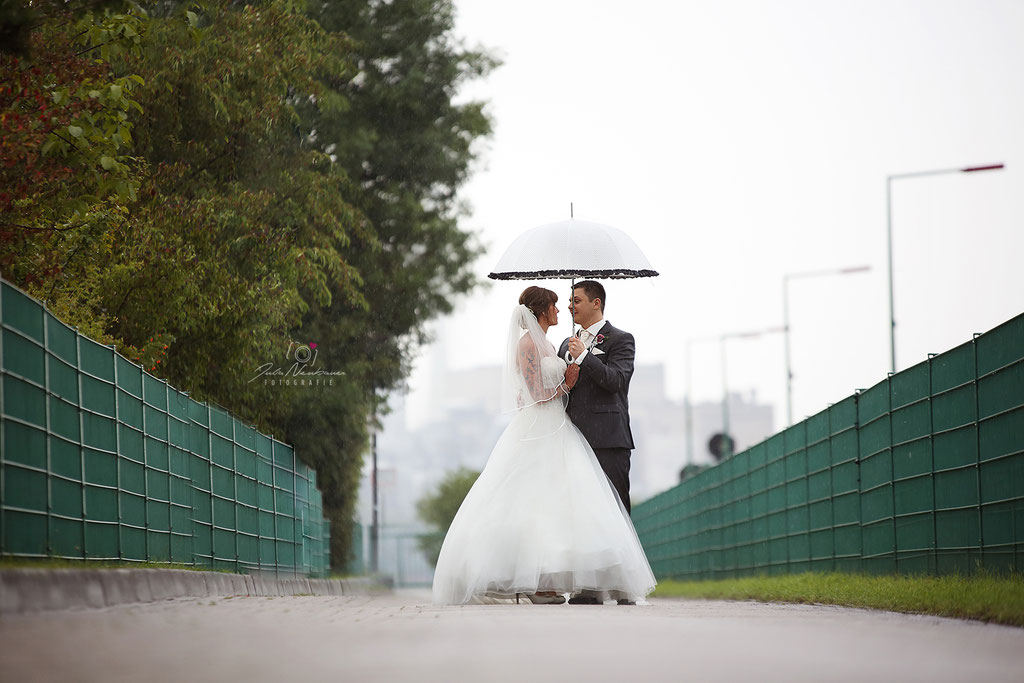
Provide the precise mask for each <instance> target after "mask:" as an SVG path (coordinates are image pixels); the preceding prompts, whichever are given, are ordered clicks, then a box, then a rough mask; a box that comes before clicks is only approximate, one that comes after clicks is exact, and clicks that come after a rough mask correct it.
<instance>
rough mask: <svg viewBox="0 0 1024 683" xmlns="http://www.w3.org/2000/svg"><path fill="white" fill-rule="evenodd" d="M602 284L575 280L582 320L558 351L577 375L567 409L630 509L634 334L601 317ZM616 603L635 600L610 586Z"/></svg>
mask: <svg viewBox="0 0 1024 683" xmlns="http://www.w3.org/2000/svg"><path fill="white" fill-rule="evenodd" d="M604 302H605V294H604V287H603V286H602V285H601V284H600V283H598V282H594V281H593V280H584V281H583V282H578V283H576V285H575V286H574V288H573V290H572V302H571V303H570V304H569V311H570V312H571V313H572V319H573V322H575V323H578V324H579V325H580V326H582V328H583V329H582V330H580V332H579V333H578V335H577V336H575V337H570V338H569V339H566V340H565V341H564V342H562V346H561V347H560V348H559V351H558V353H559V355H560V356H562V357H563V358H565V360H566V362H567V363H569V369H568V370H567V371H566V379H571V378H572V376H573V375H578V379H577V380H576V384H575V386H573V388H572V390H571V391H570V392H569V403H568V406H567V407H566V410H567V411H568V413H569V417H570V418H571V419H572V421H573V424H575V425H576V426H577V427H578V428H579V430H580V431H581V432H582V433H583V436H584V437H585V438H586V439H587V441H588V442H589V443H590V447H591V448H593V449H594V454H595V455H596V456H597V461H598V462H599V463H601V469H603V470H604V472H605V474H606V475H608V479H609V481H611V484H612V486H613V487H614V488H615V491H616V492H617V493H618V495H619V499H620V500H621V501H622V504H623V505H624V506H625V507H626V512H629V510H630V506H629V456H630V451H631V450H632V449H633V433H632V432H631V431H630V429H629V398H628V395H627V394H628V393H629V380H630V378H631V377H632V376H633V357H634V356H635V355H636V345H635V343H634V342H633V335H631V334H630V333H629V332H623V331H622V330H620V329H617V328H614V327H612V325H611V323H609V322H607V321H605V319H604ZM611 593H613V594H611V595H609V597H611V598H614V599H616V601H617V602H618V604H620V605H633V604H636V603H634V602H633V601H632V600H630V599H629V597H628V596H625V595H621V594H618V592H617V591H611ZM603 602H604V596H603V594H602V593H600V592H595V591H591V590H584V591H583V592H582V593H578V594H576V595H574V596H572V597H571V598H569V604H572V605H600V604H603Z"/></svg>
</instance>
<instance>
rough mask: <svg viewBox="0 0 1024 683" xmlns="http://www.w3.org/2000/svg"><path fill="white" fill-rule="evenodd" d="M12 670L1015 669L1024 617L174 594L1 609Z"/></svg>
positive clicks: (587, 674)
mask: <svg viewBox="0 0 1024 683" xmlns="http://www.w3.org/2000/svg"><path fill="white" fill-rule="evenodd" d="M0 680H4V681H12V682H14V681H18V682H21V681H33V682H35V681H61V682H65V681H66V682H74V681H142V680H145V681H153V682H158V681H168V682H171V681H173V682H174V683H180V682H181V681H278V682H290V681H304V680H309V681H313V680H322V681H388V682H391V681H415V682H416V683H426V682H429V681H445V682H446V683H447V682H449V681H457V682H459V683H461V682H462V681H576V680H581V681H587V682H588V683H596V682H597V681H616V682H617V683H621V682H622V681H684V680H685V681H730V682H731V681H744V680H749V681H759V682H760V681H787V682H788V681H815V682H818V681H825V680H828V681H858V682H862V681H867V680H874V681H896V680H899V681H929V682H930V683H931V682H937V681H958V682H959V681H971V680H974V681H985V682H986V683H993V682H995V681H1015V682H1020V681H1022V680H1024V629H1018V628H1010V627H1003V626H991V625H985V624H979V623H972V622H963V621H957V620H951V619H938V618H933V617H920V616H908V615H899V614H891V613H879V612H870V611H866V610H854V609H844V608H836V607H818V606H796V605H762V604H757V603H733V602H716V601H679V600H654V601H652V604H651V605H649V606H638V607H618V606H615V605H607V606H604V607H591V606H570V605H559V606H547V605H544V606H542V605H529V604H523V605H473V606H465V607H445V608H440V607H433V606H431V605H429V595H427V594H426V593H407V592H398V593H395V594H392V595H385V596H379V597H313V596H308V597H306V596H299V597H278V598H228V599H224V598H219V599H202V600H200V599H191V598H190V599H178V600H168V601H164V602H162V603H154V604H147V605H123V606H119V607H109V608H105V609H96V610H78V611H65V612H60V613H49V614H38V615H22V616H12V617H6V618H3V619H2V620H0Z"/></svg>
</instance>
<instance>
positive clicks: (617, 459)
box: [433, 280, 655, 605]
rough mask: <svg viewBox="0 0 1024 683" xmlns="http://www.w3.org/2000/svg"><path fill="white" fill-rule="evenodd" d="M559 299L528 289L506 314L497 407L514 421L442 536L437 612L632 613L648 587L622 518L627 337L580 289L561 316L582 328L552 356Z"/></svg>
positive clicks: (598, 296) (581, 286) (625, 515)
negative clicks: (618, 609)
mask: <svg viewBox="0 0 1024 683" xmlns="http://www.w3.org/2000/svg"><path fill="white" fill-rule="evenodd" d="M557 301H558V295H556V294H555V293H554V292H552V291H551V290H549V289H544V288H542V287H527V288H526V290H525V291H524V292H523V293H522V295H521V296H520V297H519V305H517V306H516V307H515V308H514V309H513V311H512V320H511V321H510V323H509V334H508V342H507V347H506V357H505V373H504V381H503V394H504V395H503V401H504V406H503V407H505V408H506V409H507V410H509V411H515V416H514V417H513V419H512V421H511V423H510V424H509V425H508V427H507V428H506V429H505V431H504V432H503V433H502V435H501V437H499V439H498V442H497V444H496V445H495V446H494V450H493V451H492V452H491V455H490V458H488V461H487V465H486V467H485V468H484V471H483V472H482V473H481V474H480V477H479V478H478V479H477V481H476V483H475V484H474V485H473V487H472V488H471V489H470V491H469V493H468V494H467V495H466V498H465V500H464V501H463V503H462V506H461V507H460V508H459V511H458V513H457V514H456V515H455V519H454V520H453V521H452V524H451V527H450V528H449V529H448V534H447V535H446V536H445V539H444V544H443V545H442V547H441V553H440V556H439V557H438V561H437V567H436V570H435V572H434V586H433V599H434V602H435V603H436V604H464V603H468V602H472V601H481V600H486V599H495V598H498V599H500V598H513V597H514V598H516V600H517V601H518V599H519V596H520V595H525V596H526V597H527V598H529V600H530V601H531V602H534V603H538V604H560V603H563V602H565V597H564V596H565V595H566V594H569V595H571V596H572V597H570V598H569V602H570V604H590V605H597V604H603V602H604V599H605V597H608V598H610V599H613V600H617V601H618V603H619V604H634V602H635V601H636V600H637V599H641V598H643V597H645V596H646V595H647V594H648V593H650V592H651V590H653V589H654V585H655V580H654V575H653V574H652V573H651V568H650V565H649V564H648V563H647V558H646V556H645V555H644V551H643V548H642V547H641V546H640V541H639V539H638V538H637V535H636V531H635V530H634V528H633V524H632V522H631V521H630V518H629V457H630V451H631V449H632V448H633V438H632V434H631V432H630V429H629V402H628V399H627V393H628V391H629V380H630V378H631V377H632V374H633V357H634V350H635V346H634V341H633V336H632V335H630V334H629V333H628V332H623V331H622V330H619V329H616V328H615V327H613V326H612V325H611V324H610V323H608V322H607V321H605V320H604V307H605V292H604V287H602V286H601V284H600V283H597V282H593V281H590V280H588V281H584V282H580V283H577V284H576V285H575V288H574V289H573V295H572V302H571V303H570V307H569V311H570V312H571V313H572V315H573V320H574V322H575V323H577V324H579V325H580V326H581V327H582V328H583V329H582V330H581V331H580V333H579V335H577V336H576V337H571V338H569V339H566V340H565V341H564V342H562V345H561V348H560V349H559V350H558V351H556V350H555V347H554V346H553V345H552V344H551V342H549V341H548V339H547V337H546V333H547V331H548V329H549V328H550V327H551V326H553V325H556V324H557V323H558V308H557V306H556V303H557Z"/></svg>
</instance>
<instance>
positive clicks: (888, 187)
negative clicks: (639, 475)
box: [885, 164, 1005, 374]
mask: <svg viewBox="0 0 1024 683" xmlns="http://www.w3.org/2000/svg"><path fill="white" fill-rule="evenodd" d="M1002 168H1005V165H1004V164H989V165H987V166H967V167H966V168H943V169H936V170H934V171H916V172H914V173H896V174H894V175H890V176H888V177H887V178H886V179H885V218H886V223H887V228H888V229H887V233H888V240H889V347H890V350H891V351H892V371H893V373H894V374H895V372H896V312H895V306H894V302H895V298H894V296H893V286H892V181H893V180H899V179H901V178H919V177H922V176H929V175H945V174H948V173H974V172H976V171H998V170H1000V169H1002Z"/></svg>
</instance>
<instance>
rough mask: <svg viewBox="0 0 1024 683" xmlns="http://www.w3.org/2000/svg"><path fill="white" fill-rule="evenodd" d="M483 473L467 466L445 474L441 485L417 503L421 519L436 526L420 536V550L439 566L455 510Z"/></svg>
mask: <svg viewBox="0 0 1024 683" xmlns="http://www.w3.org/2000/svg"><path fill="white" fill-rule="evenodd" d="M479 476H480V473H479V472H475V471H473V470H471V469H469V468H466V467H460V468H459V469H457V470H452V471H451V472H448V474H446V475H445V477H444V479H442V480H441V482H440V483H439V484H438V485H437V488H436V489H435V490H434V491H433V492H431V493H428V494H426V495H425V496H423V497H422V498H420V499H419V500H418V501H417V502H416V512H417V513H418V514H419V516H420V519H422V520H423V521H424V522H426V523H427V524H429V525H430V526H431V527H433V529H434V531H433V532H431V533H429V534H425V535H423V536H421V537H420V541H419V545H420V550H422V551H423V553H424V554H425V555H426V556H427V559H428V560H430V564H431V565H433V566H435V567H436V566H437V557H438V555H440V554H441V544H442V543H444V537H445V535H446V534H447V533H448V528H449V527H450V526H451V525H452V520H453V519H455V513H457V512H458V511H459V506H461V505H462V501H463V500H465V499H466V494H467V493H469V490H470V489H471V488H473V484H474V483H476V480H477V477H479Z"/></svg>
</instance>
